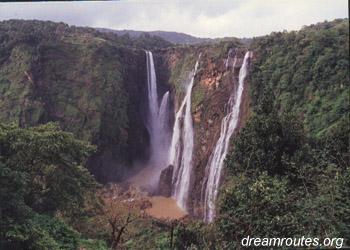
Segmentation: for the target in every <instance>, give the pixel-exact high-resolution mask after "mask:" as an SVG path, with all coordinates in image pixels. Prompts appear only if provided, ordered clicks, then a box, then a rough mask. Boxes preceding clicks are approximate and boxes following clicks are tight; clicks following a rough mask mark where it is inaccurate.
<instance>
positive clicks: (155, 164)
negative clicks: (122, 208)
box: [146, 51, 170, 185]
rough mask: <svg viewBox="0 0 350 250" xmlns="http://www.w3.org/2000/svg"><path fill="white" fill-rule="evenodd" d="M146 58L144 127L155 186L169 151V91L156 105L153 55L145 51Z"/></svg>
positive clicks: (165, 164)
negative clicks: (146, 114)
mask: <svg viewBox="0 0 350 250" xmlns="http://www.w3.org/2000/svg"><path fill="white" fill-rule="evenodd" d="M146 57H147V97H148V116H147V124H146V127H147V129H148V132H149V135H150V161H149V165H150V167H151V168H152V169H154V170H155V172H154V176H153V179H152V180H151V181H152V182H154V183H153V184H154V185H156V184H157V183H155V182H157V181H158V179H159V174H160V171H161V170H162V169H163V168H164V167H166V166H167V163H168V162H167V161H168V151H169V140H170V131H169V115H170V114H169V91H167V92H166V93H165V94H164V95H163V97H162V100H161V104H160V106H159V104H158V92H157V79H156V73H155V68H154V61H153V54H152V52H150V51H146Z"/></svg>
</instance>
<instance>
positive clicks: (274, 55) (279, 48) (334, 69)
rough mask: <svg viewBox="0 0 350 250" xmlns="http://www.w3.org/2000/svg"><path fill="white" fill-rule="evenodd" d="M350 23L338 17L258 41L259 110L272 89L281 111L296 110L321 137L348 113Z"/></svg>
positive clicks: (255, 81) (255, 92)
mask: <svg viewBox="0 0 350 250" xmlns="http://www.w3.org/2000/svg"><path fill="white" fill-rule="evenodd" d="M348 22H349V20H348V19H339V20H335V21H333V22H324V23H319V24H316V25H311V26H308V27H305V28H303V29H302V30H300V31H298V32H288V33H287V32H278V33H272V34H271V35H268V36H265V37H259V38H256V39H254V41H253V43H252V45H251V46H252V49H253V50H254V51H256V53H257V54H256V60H255V62H254V63H253V71H252V74H251V92H252V97H253V102H254V106H256V105H259V102H260V100H259V99H260V98H261V96H263V95H262V93H263V92H264V90H265V89H266V88H269V89H270V91H271V94H272V93H273V94H274V95H275V96H276V100H275V103H274V106H275V107H276V108H277V109H278V111H279V112H282V111H286V112H290V111H294V112H297V113H298V115H299V116H300V117H302V118H303V121H304V124H305V127H306V129H307V131H308V132H309V133H311V134H313V135H317V134H318V133H319V132H320V131H322V130H326V129H327V128H329V127H330V126H332V125H333V124H335V123H337V122H338V121H339V120H340V119H341V117H342V116H344V115H345V114H347V113H348V112H349V94H348V88H347V86H348V83H349V60H348V59H349V23H348Z"/></svg>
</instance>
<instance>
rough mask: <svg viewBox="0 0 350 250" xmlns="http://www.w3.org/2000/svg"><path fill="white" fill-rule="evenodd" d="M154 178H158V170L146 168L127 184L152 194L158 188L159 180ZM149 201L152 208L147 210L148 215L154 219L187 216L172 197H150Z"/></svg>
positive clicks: (132, 177) (171, 218)
mask: <svg viewBox="0 0 350 250" xmlns="http://www.w3.org/2000/svg"><path fill="white" fill-rule="evenodd" d="M154 176H157V174H156V170H154V169H152V168H150V167H145V168H143V169H142V170H140V171H139V172H138V173H136V174H135V175H133V176H131V177H130V178H129V179H128V180H127V182H129V183H130V184H132V185H134V186H137V187H139V188H140V189H141V190H142V191H146V192H148V193H152V190H154V189H155V188H156V183H157V182H158V180H157V179H158V178H159V177H156V178H155V177H154ZM150 191H151V192H150ZM148 199H149V201H150V202H151V204H152V206H151V207H150V208H147V209H146V213H147V214H148V215H150V216H152V217H154V218H157V219H170V220H178V219H181V218H183V217H185V216H186V215H187V213H186V212H185V211H183V210H182V209H181V208H180V207H179V206H178V205H177V203H176V200H175V199H173V198H172V197H164V196H152V195H149V196H148Z"/></svg>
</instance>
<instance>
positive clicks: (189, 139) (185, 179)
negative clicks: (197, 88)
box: [169, 55, 200, 211]
mask: <svg viewBox="0 0 350 250" xmlns="http://www.w3.org/2000/svg"><path fill="white" fill-rule="evenodd" d="M199 59H200V55H199V58H198V60H197V62H196V65H195V67H194V70H193V71H192V72H191V80H190V83H189V85H188V86H187V89H186V95H185V97H184V99H183V101H182V103H181V106H180V108H179V110H178V112H177V113H176V116H175V123H174V129H173V136H172V140H171V147H170V156H169V162H170V164H172V165H173V166H174V172H173V179H172V186H173V197H174V198H175V199H176V201H177V203H178V205H179V206H180V207H181V208H182V209H183V210H185V211H186V210H187V203H188V196H189V191H190V181H191V174H192V155H193V122H192V114H191V95H192V87H193V83H194V78H195V76H196V73H197V69H198V65H199Z"/></svg>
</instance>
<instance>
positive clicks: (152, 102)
mask: <svg viewBox="0 0 350 250" xmlns="http://www.w3.org/2000/svg"><path fill="white" fill-rule="evenodd" d="M146 56H147V90H148V91H147V94H148V117H147V128H148V132H149V133H150V138H151V156H152V155H153V153H154V152H155V150H156V148H157V145H156V144H157V142H158V138H157V137H158V136H157V130H158V121H157V120H158V119H157V118H158V109H159V108H158V93H157V79H156V72H155V69H154V62H153V54H152V52H151V51H146Z"/></svg>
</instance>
